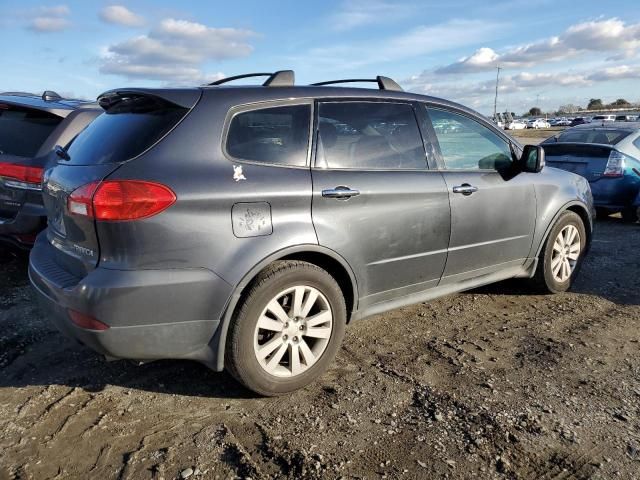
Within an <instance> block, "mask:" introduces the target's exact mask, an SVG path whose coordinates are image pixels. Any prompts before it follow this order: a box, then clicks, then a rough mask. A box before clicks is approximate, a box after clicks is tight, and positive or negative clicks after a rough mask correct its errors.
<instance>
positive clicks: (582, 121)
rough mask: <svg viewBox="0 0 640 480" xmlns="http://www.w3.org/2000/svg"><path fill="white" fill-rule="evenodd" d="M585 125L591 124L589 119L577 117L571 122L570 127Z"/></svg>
mask: <svg viewBox="0 0 640 480" xmlns="http://www.w3.org/2000/svg"><path fill="white" fill-rule="evenodd" d="M585 123H590V121H589V119H587V118H585V117H576V118H574V119H573V120H571V123H570V124H569V126H570V127H575V126H577V125H584V124H585Z"/></svg>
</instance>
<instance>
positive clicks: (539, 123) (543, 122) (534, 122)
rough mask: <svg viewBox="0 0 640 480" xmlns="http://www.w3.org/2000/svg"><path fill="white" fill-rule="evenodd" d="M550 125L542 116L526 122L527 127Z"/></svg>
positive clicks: (545, 126)
mask: <svg viewBox="0 0 640 480" xmlns="http://www.w3.org/2000/svg"><path fill="white" fill-rule="evenodd" d="M550 126H551V125H550V124H549V122H547V121H546V120H545V119H544V118H536V119H535V120H530V121H529V122H527V128H549V127H550Z"/></svg>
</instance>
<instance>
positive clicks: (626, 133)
mask: <svg viewBox="0 0 640 480" xmlns="http://www.w3.org/2000/svg"><path fill="white" fill-rule="evenodd" d="M542 146H543V147H544V150H545V153H546V159H547V164H548V165H549V166H553V167H556V168H561V169H563V170H567V171H569V172H573V173H577V174H578V175H581V176H583V177H585V178H586V179H587V180H588V181H589V184H590V185H591V190H592V192H593V199H594V205H595V207H596V208H597V209H598V210H599V211H600V212H601V213H602V214H604V215H609V214H612V213H618V212H620V213H621V214H622V218H624V219H625V220H627V221H631V222H634V221H636V220H638V206H639V205H638V201H639V198H640V123H615V124H614V123H606V124H604V125H602V124H601V123H594V124H591V125H583V126H579V127H575V128H571V129H568V130H565V131H564V132H562V133H560V134H558V135H556V136H554V137H551V138H549V139H547V140H545V141H544V142H543V143H542Z"/></svg>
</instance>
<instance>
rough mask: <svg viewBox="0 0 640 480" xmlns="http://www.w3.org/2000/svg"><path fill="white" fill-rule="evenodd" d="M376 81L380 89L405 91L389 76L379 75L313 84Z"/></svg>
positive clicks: (314, 84) (315, 84)
mask: <svg viewBox="0 0 640 480" xmlns="http://www.w3.org/2000/svg"><path fill="white" fill-rule="evenodd" d="M360 82H375V83H377V84H378V88H379V89H380V90H392V91H395V92H403V91H404V90H402V87H401V86H400V85H398V84H397V83H396V82H395V81H394V80H391V79H390V78H389V77H383V76H381V75H378V76H377V77H376V78H347V79H345V80H328V81H326V82H317V83H312V84H311V85H313V86H316V87H319V86H323V85H334V84H336V83H360Z"/></svg>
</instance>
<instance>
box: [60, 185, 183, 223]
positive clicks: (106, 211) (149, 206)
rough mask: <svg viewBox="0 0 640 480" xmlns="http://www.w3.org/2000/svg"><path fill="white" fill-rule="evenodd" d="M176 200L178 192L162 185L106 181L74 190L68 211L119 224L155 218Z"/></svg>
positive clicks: (68, 201) (68, 203)
mask: <svg viewBox="0 0 640 480" xmlns="http://www.w3.org/2000/svg"><path fill="white" fill-rule="evenodd" d="M175 201H176V195H175V193H173V191H172V190H171V189H170V188H169V187H166V186H164V185H161V184H159V183H153V182H144V181H141V180H106V181H104V182H92V183H88V184H86V185H83V186H82V187H79V188H77V189H76V190H74V191H73V192H72V193H71V195H70V196H69V198H68V200H67V209H68V210H69V213H71V214H73V215H81V216H85V217H89V218H95V219H96V220H101V221H107V222H109V221H111V222H117V221H127V220H140V219H143V218H148V217H152V216H153V215H157V214H158V213H160V212H162V211H163V210H166V209H167V208H169V207H170V206H171V205H173V204H174V203H175Z"/></svg>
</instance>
